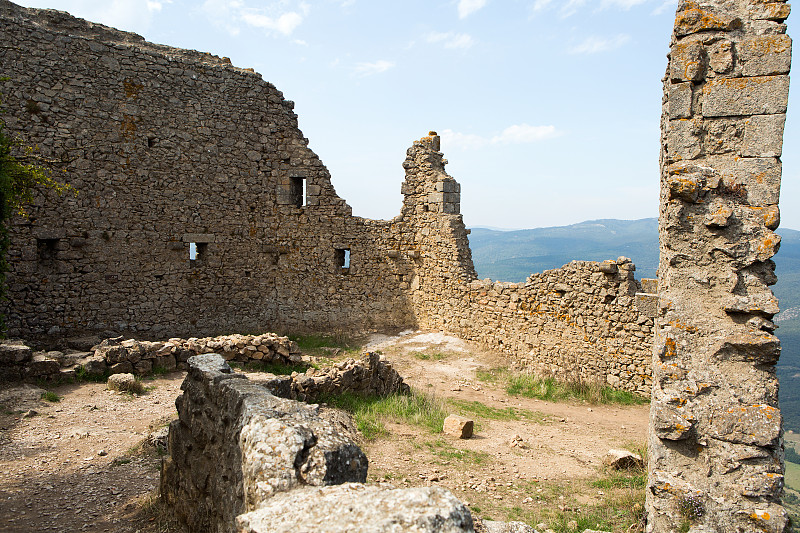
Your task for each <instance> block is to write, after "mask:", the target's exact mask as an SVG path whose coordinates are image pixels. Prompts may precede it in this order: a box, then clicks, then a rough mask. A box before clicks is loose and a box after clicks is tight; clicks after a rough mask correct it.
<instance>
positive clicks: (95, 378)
mask: <svg viewBox="0 0 800 533" xmlns="http://www.w3.org/2000/svg"><path fill="white" fill-rule="evenodd" d="M110 375H111V372H110V371H108V370H106V371H105V372H103V373H102V374H91V373H89V372H88V371H87V370H86V368H85V367H83V366H78V367H77V368H76V369H75V379H77V380H78V381H91V382H94V383H104V382H106V381H107V380H108V376H110Z"/></svg>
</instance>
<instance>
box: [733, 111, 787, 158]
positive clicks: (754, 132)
mask: <svg viewBox="0 0 800 533" xmlns="http://www.w3.org/2000/svg"><path fill="white" fill-rule="evenodd" d="M785 123H786V115H785V114H783V113H781V114H778V115H753V116H752V117H750V118H748V119H747V121H746V122H745V126H744V140H743V141H742V149H741V153H742V155H743V156H745V157H780V156H781V153H782V151H783V127H784V125H785Z"/></svg>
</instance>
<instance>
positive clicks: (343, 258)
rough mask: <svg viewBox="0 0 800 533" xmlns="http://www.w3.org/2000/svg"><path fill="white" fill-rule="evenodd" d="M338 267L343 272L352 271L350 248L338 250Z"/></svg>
mask: <svg viewBox="0 0 800 533" xmlns="http://www.w3.org/2000/svg"><path fill="white" fill-rule="evenodd" d="M336 266H337V267H339V268H341V269H342V270H343V271H347V270H349V269H350V248H337V249H336Z"/></svg>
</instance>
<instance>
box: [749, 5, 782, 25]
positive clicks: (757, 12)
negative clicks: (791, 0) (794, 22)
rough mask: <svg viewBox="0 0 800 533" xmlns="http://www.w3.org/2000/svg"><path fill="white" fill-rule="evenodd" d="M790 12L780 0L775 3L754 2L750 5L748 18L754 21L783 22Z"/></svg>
mask: <svg viewBox="0 0 800 533" xmlns="http://www.w3.org/2000/svg"><path fill="white" fill-rule="evenodd" d="M791 12H792V7H791V6H790V5H789V4H786V3H784V2H782V1H780V0H778V1H777V2H755V3H754V4H751V5H750V17H752V18H753V19H754V20H773V21H775V22H783V21H784V20H786V19H787V18H788V17H789V14H790V13H791Z"/></svg>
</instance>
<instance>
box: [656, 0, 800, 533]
mask: <svg viewBox="0 0 800 533" xmlns="http://www.w3.org/2000/svg"><path fill="white" fill-rule="evenodd" d="M788 15H789V5H788V4H786V3H785V2H784V1H782V0H778V1H770V2H765V1H763V0H738V1H730V0H705V1H703V2H691V1H687V0H681V1H680V2H679V5H678V11H677V15H676V19H675V30H674V33H673V36H672V43H671V47H670V60H669V67H668V69H667V75H666V77H665V79H664V107H663V116H662V139H661V141H662V152H661V204H660V216H659V234H660V247H661V250H660V252H661V258H660V265H659V302H658V317H657V329H656V339H655V343H654V349H653V369H654V375H653V396H652V403H651V413H650V436H649V446H648V449H649V454H650V461H649V479H648V492H647V508H648V523H647V530H648V531H650V532H661V531H676V530H678V529H679V528H681V527H685V526H687V525H688V526H689V527H690V528H691V529H689V531H697V532H700V531H737V532H738V531H747V532H749V531H771V532H780V531H787V530H789V529H790V526H789V525H787V515H786V512H785V510H784V509H783V508H782V507H781V505H780V497H781V495H782V490H783V434H782V428H781V415H780V411H779V409H778V378H777V376H776V373H775V364H776V363H777V361H778V356H779V355H780V344H779V341H778V339H777V337H775V335H774V334H773V331H774V329H775V324H773V322H772V317H773V315H774V314H775V313H777V312H778V302H777V300H776V299H775V297H774V296H773V294H772V292H771V291H770V289H769V287H768V286H769V285H772V284H774V283H775V282H776V280H777V278H776V277H775V274H774V269H775V263H773V262H772V260H771V259H770V258H771V257H772V256H773V255H774V254H775V253H776V252H777V251H778V246H779V244H780V237H779V236H778V235H776V234H775V233H773V231H774V230H775V229H776V228H777V227H778V221H779V211H778V195H779V191H780V177H781V160H780V156H781V148H782V135H783V125H784V120H785V112H786V104H787V97H788V88H789V77H788V73H789V66H790V63H791V39H789V37H787V36H786V35H785V31H786V26H785V24H783V21H784V19H786V17H787V16H788Z"/></svg>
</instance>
